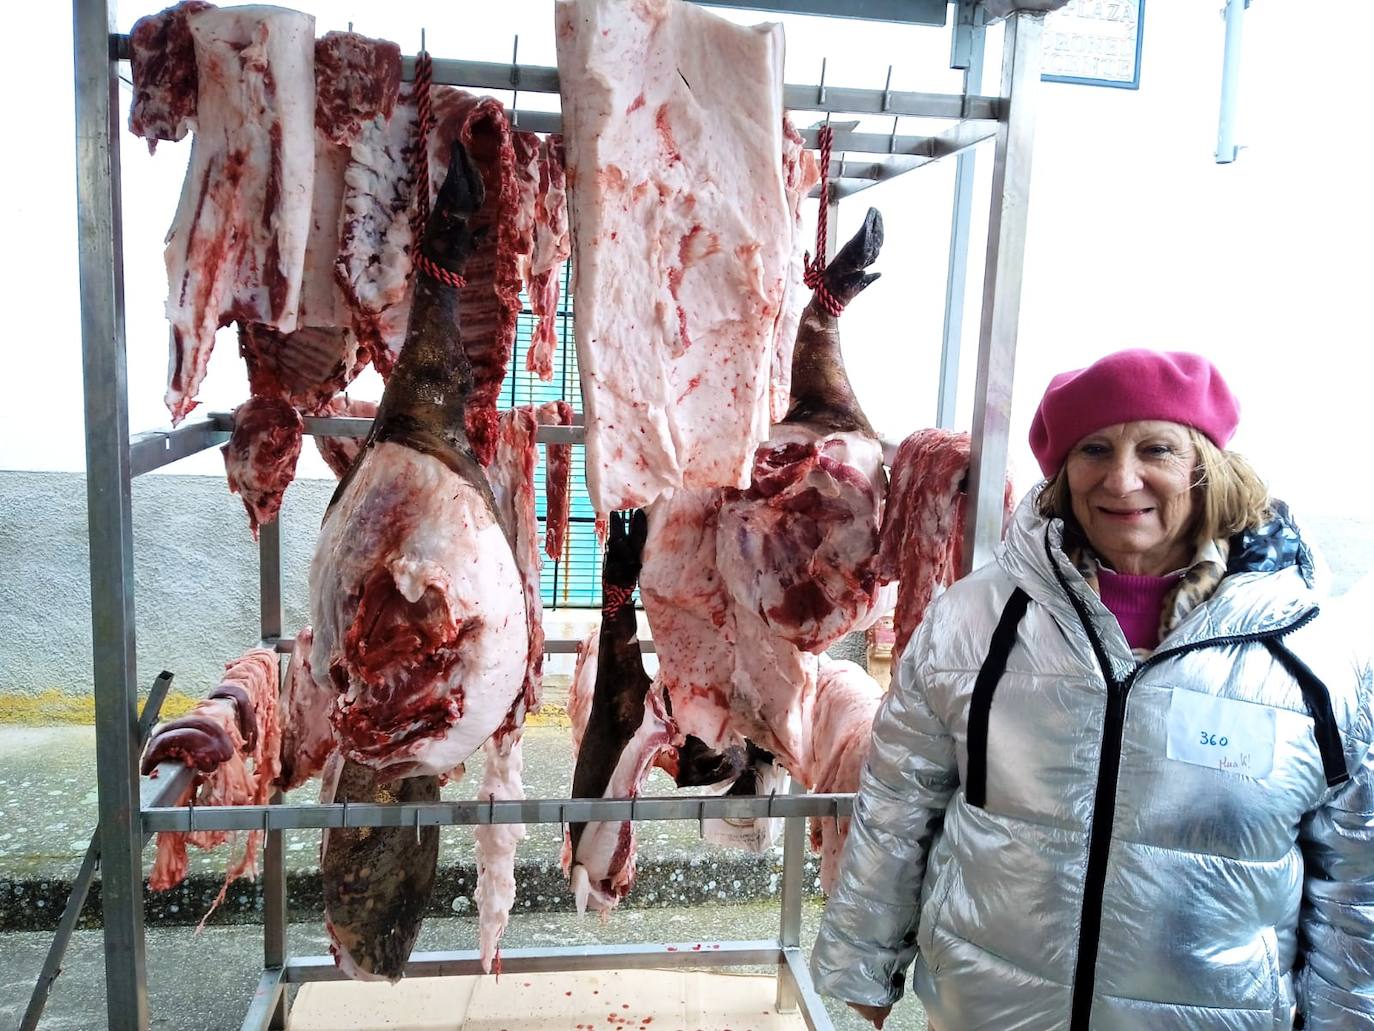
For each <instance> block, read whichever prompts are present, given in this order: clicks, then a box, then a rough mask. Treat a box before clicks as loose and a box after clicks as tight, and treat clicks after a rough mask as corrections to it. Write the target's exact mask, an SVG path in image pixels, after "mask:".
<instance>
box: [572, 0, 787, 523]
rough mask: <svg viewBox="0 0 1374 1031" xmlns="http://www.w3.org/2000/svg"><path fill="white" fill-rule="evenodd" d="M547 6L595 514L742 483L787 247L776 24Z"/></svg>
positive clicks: (584, 3)
mask: <svg viewBox="0 0 1374 1031" xmlns="http://www.w3.org/2000/svg"><path fill="white" fill-rule="evenodd" d="M555 10H556V31H557V44H558V71H559V82H560V86H561V91H562V97H563V138H564V147H565V150H566V155H567V176H568V188H569V190H570V194H571V196H570V207H571V215H572V230H573V231H572V238H573V247H574V252H575V253H574V263H575V267H576V268H577V282H576V284H575V286H574V300H575V307H576V310H577V320H576V330H577V352H578V360H579V364H580V373H581V380H582V400H583V411H584V412H585V415H586V422H587V486H588V491H589V493H590V495H591V501H592V506H593V507H594V508H595V509H596V510H597V511H598V512H609V511H614V510H617V509H626V508H635V507H640V506H643V505H646V504H648V503H650V502H652V501H653V500H654V499H655V498H656V497H658V496H659V494H660V493H662V492H663V491H664V490H666V489H670V488H677V487H684V486H685V487H715V486H726V485H728V486H737V487H743V486H745V485H747V483H748V479H749V466H750V462H751V457H752V454H753V449H754V447H755V446H756V445H757V444H758V443H759V442H760V441H762V440H763V439H764V437H765V436H767V432H768V422H769V389H770V388H769V373H770V368H771V365H772V357H771V348H772V344H773V334H774V326H775V323H776V321H777V317H778V311H779V307H780V305H781V304H782V299H783V286H784V282H785V280H786V278H787V266H788V260H789V256H790V252H791V244H792V224H791V217H790V213H789V211H788V206H787V198H786V196H785V193H784V189H783V181H782V167H781V161H780V155H781V153H782V137H781V133H782V113H783V112H782V58H783V37H782V30H781V28H780V27H779V26H777V25H760V26H755V27H745V26H738V25H734V24H731V23H729V22H726V21H724V20H723V19H720V18H718V17H716V16H715V15H712V14H708V13H707V12H705V11H703V10H701V9H700V8H698V7H696V6H694V5H692V4H687V3H680V2H678V0H642V2H639V3H634V4H626V3H623V2H619V0H560V2H559V3H558V4H557V5H556V8H555Z"/></svg>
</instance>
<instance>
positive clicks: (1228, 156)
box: [1217, 0, 1250, 165]
mask: <svg viewBox="0 0 1374 1031" xmlns="http://www.w3.org/2000/svg"><path fill="white" fill-rule="evenodd" d="M1249 6H1250V0H1226V50H1225V52H1224V54H1223V56H1222V61H1221V114H1220V116H1219V117H1218V119H1217V164H1219V165H1229V164H1230V163H1231V162H1232V161H1234V160H1236V154H1237V153H1238V152H1239V151H1240V148H1239V147H1237V146H1236V101H1237V99H1238V98H1239V96H1240V42H1241V30H1242V28H1243V27H1244V25H1245V9H1246V8H1247V7H1249Z"/></svg>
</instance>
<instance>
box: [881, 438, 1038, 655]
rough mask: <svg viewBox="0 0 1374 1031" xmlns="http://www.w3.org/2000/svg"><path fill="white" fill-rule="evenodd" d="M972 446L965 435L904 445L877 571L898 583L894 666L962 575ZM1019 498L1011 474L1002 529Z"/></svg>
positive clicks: (912, 440) (899, 451)
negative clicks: (946, 590)
mask: <svg viewBox="0 0 1374 1031" xmlns="http://www.w3.org/2000/svg"><path fill="white" fill-rule="evenodd" d="M969 447H970V445H969V435H968V434H967V433H962V432H957V431H955V430H941V429H925V430H917V431H916V432H915V433H913V434H911V436H909V437H907V438H906V440H904V441H902V443H901V446H900V447H898V449H897V457H896V458H895V459H893V462H892V489H891V491H890V492H889V495H888V507H887V512H886V514H885V515H884V517H883V528H882V544H881V547H880V548H879V551H878V561H877V567H876V569H877V574H878V577H879V578H880V579H881V580H882V581H883V582H884V583H890V582H891V581H893V580H896V581H899V582H898V585H897V609H896V612H895V616H894V619H893V625H894V629H895V632H896V637H895V640H894V641H893V645H892V655H893V661H894V662H895V661H896V659H898V658H900V656H901V654H902V652H903V651H904V650H905V649H906V645H907V642H908V641H909V640H911V635H912V634H913V633H915V632H916V628H917V627H918V626H920V625H921V620H922V619H924V618H925V613H926V608H927V607H928V606H929V605H930V602H931V599H933V598H934V597H935V595H936V594H937V593H938V592H939V591H940V590H941V589H943V588H945V587H948V586H949V585H950V584H952V583H953V582H954V581H955V580H957V579H958V578H959V577H960V575H961V569H962V567H963V546H964V510H965V506H966V503H967V500H968V496H967V495H966V494H965V493H964V491H963V483H964V480H965V478H966V477H967V476H968V463H969ZM1013 497H1014V496H1013V494H1012V484H1011V479H1010V477H1008V479H1007V486H1006V490H1005V492H1004V494H1003V511H1004V513H1005V519H1004V524H1005V521H1006V519H1010V517H1011V512H1012V506H1013V503H1014V501H1013Z"/></svg>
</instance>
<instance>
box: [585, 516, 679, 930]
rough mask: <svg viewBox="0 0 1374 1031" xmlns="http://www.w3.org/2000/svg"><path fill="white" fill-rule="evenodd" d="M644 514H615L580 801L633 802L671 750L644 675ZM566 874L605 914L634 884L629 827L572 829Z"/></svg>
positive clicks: (656, 695) (663, 714)
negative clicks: (638, 588) (639, 619)
mask: <svg viewBox="0 0 1374 1031" xmlns="http://www.w3.org/2000/svg"><path fill="white" fill-rule="evenodd" d="M648 532H649V528H648V520H647V519H646V518H645V515H644V513H643V512H638V511H636V512H633V513H630V514H628V515H625V514H622V513H619V512H613V513H611V516H610V536H609V537H608V539H607V541H606V561H605V564H604V566H603V576H602V584H603V586H602V591H603V595H602V603H601V630H600V634H599V641H598V645H597V653H596V680H595V686H594V688H593V694H592V703H591V706H590V709H589V710H581V707H579V711H586V725H585V727H583V728H581V729H580V731H578V732H576V734H575V736H576V738H577V741H578V748H577V765H576V767H575V769H574V771H573V791H572V793H573V797H574V798H633V797H635V796H636V795H638V794H639V792H640V789H641V788H642V787H643V785H644V781H645V778H647V777H648V775H649V772H650V771H651V770H652V769H653V767H654V765H655V761H656V760H657V759H658V757H659V754H660V753H661V752H663V751H665V750H667V749H670V748H671V747H672V740H673V736H674V732H673V726H672V720H671V717H669V716H668V713H667V710H666V707H665V705H664V699H663V693H662V689H661V688H660V687H658V686H657V685H655V684H653V682H652V681H651V679H650V677H649V674H648V673H646V672H645V671H644V660H643V657H642V655H641V653H640V648H639V637H638V634H637V629H636V618H635V607H634V590H635V582H636V581H637V580H638V578H639V567H640V555H641V553H642V551H643V548H644V539H645V537H646V536H647V535H648ZM565 858H566V862H565V868H566V870H567V873H568V877H569V880H570V882H571V884H572V890H573V897H574V899H575V900H576V903H577V909H578V912H582V911H584V910H585V909H586V908H587V907H589V906H590V907H591V908H592V909H594V910H596V911H597V912H607V911H609V910H611V909H613V908H615V906H617V905H618V904H619V903H620V900H621V899H622V898H624V897H625V895H626V893H627V892H629V890H630V887H631V885H633V884H634V878H635V828H634V824H633V823H631V822H630V821H629V820H624V821H619V822H613V823H608V822H598V823H572V824H569V825H568V848H567V851H566V853H565Z"/></svg>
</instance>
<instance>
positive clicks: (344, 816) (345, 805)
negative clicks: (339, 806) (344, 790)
mask: <svg viewBox="0 0 1374 1031" xmlns="http://www.w3.org/2000/svg"><path fill="white" fill-rule="evenodd" d="M343 806H344V811H343V825H344V826H345V827H347V826H348V799H346V798H345V799H344V801H343Z"/></svg>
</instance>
